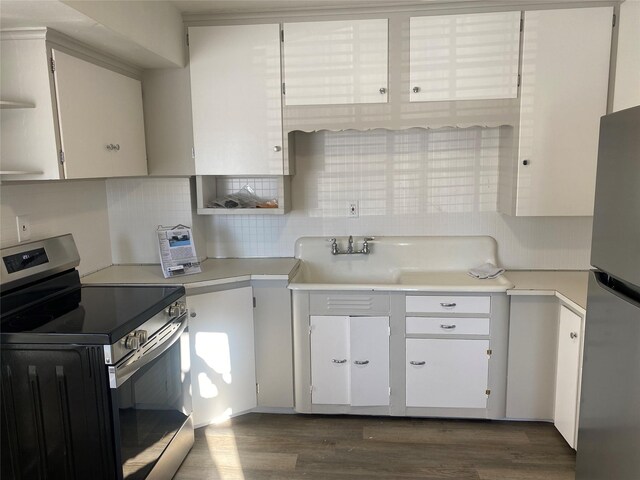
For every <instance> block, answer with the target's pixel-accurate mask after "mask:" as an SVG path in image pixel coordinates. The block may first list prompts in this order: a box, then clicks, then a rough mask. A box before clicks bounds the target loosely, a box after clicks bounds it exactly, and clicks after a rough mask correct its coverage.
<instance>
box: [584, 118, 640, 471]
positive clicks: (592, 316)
mask: <svg viewBox="0 0 640 480" xmlns="http://www.w3.org/2000/svg"><path fill="white" fill-rule="evenodd" d="M591 264H592V265H593V267H594V269H593V270H592V271H591V272H590V274H589V295H588V301H587V316H586V319H585V321H586V327H585V338H584V341H585V343H584V360H583V371H582V394H581V402H580V417H579V418H580V423H579V431H578V454H577V461H576V480H639V479H640V106H638V107H634V108H629V109H627V110H622V111H620V112H616V113H612V114H610V115H605V116H604V117H602V119H601V121H600V143H599V146H598V170H597V177H596V201H595V209H594V217H593V243H592V247H591Z"/></svg>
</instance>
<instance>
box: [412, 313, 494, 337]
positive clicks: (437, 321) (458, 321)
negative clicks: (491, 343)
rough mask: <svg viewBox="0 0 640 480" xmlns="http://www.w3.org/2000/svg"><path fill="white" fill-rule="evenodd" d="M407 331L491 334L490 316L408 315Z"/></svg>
mask: <svg viewBox="0 0 640 480" xmlns="http://www.w3.org/2000/svg"><path fill="white" fill-rule="evenodd" d="M407 333H408V334H420V335H434V334H436V335H489V318H488V317H485V318H451V317H448V318H440V317H407Z"/></svg>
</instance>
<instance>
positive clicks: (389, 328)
mask: <svg viewBox="0 0 640 480" xmlns="http://www.w3.org/2000/svg"><path fill="white" fill-rule="evenodd" d="M387 332H388V334H389V336H391V327H387Z"/></svg>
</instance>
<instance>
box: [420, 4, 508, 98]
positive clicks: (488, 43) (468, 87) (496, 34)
mask: <svg viewBox="0 0 640 480" xmlns="http://www.w3.org/2000/svg"><path fill="white" fill-rule="evenodd" d="M409 25H410V26H409V31H410V34H409V36H410V40H409V41H410V51H409V57H410V75H409V76H410V82H411V83H410V86H411V92H410V100H411V101H412V102H419V101H434V100H472V99H485V98H516V97H517V95H518V57H519V48H520V12H519V11H518V12H498V13H475V14H464V15H433V16H425V17H412V18H411V19H410V23H409Z"/></svg>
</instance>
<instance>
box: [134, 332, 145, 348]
mask: <svg viewBox="0 0 640 480" xmlns="http://www.w3.org/2000/svg"><path fill="white" fill-rule="evenodd" d="M135 335H136V337H138V343H139V344H140V345H142V344H143V343H144V342H146V341H147V338H148V334H147V331H146V330H136V331H135Z"/></svg>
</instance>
